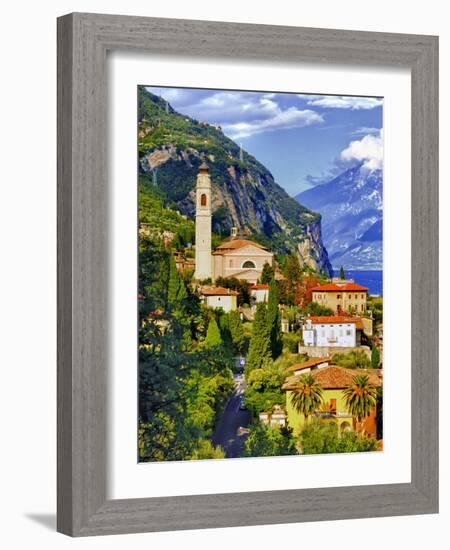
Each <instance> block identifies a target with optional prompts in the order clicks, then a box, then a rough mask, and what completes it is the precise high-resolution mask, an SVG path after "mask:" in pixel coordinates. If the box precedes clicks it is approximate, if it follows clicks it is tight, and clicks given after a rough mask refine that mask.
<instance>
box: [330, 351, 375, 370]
mask: <svg viewBox="0 0 450 550" xmlns="http://www.w3.org/2000/svg"><path fill="white" fill-rule="evenodd" d="M333 361H334V363H336V365H339V366H340V367H345V368H347V369H368V368H370V366H371V362H370V359H369V357H368V356H367V353H366V352H365V351H363V350H353V351H350V352H349V353H336V354H335V355H333Z"/></svg>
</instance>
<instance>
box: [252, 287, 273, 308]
mask: <svg viewBox="0 0 450 550" xmlns="http://www.w3.org/2000/svg"><path fill="white" fill-rule="evenodd" d="M250 297H251V300H252V304H257V303H259V302H268V301H269V285H252V286H251V287H250Z"/></svg>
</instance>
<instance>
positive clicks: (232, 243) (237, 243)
mask: <svg viewBox="0 0 450 550" xmlns="http://www.w3.org/2000/svg"><path fill="white" fill-rule="evenodd" d="M250 245H252V246H256V248H261V250H267V248H266V247H265V246H262V245H261V244H259V243H255V242H254V241H249V240H247V239H239V238H237V239H236V238H234V239H230V240H229V241H224V242H223V243H222V244H221V245H220V246H218V247H217V248H216V250H215V251H214V252H213V254H218V253H220V252H221V251H223V250H237V249H238V248H243V247H244V246H250Z"/></svg>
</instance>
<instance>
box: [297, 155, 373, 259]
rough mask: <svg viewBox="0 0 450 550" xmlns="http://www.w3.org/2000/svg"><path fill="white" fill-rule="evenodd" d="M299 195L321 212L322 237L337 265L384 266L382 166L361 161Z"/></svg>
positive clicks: (304, 202) (302, 199) (311, 206)
mask: <svg viewBox="0 0 450 550" xmlns="http://www.w3.org/2000/svg"><path fill="white" fill-rule="evenodd" d="M296 199H297V200H298V201H300V202H301V203H302V204H304V205H305V206H307V207H308V208H312V209H314V210H317V212H320V213H321V214H322V231H323V240H324V243H325V245H326V247H327V250H328V253H329V258H330V261H331V263H332V264H333V265H334V266H335V267H338V266H339V265H344V266H345V267H346V268H347V269H381V268H382V261H383V254H382V229H383V221H382V220H383V210H382V208H383V175H382V171H381V170H367V169H366V168H364V167H363V166H362V164H358V165H357V166H354V167H352V168H350V169H348V170H346V171H345V172H344V173H342V174H340V175H339V176H338V177H336V178H334V179H333V180H331V181H330V182H328V183H325V184H323V185H318V186H316V187H313V188H312V189H308V190H307V191H304V192H303V193H300V194H298V195H297V196H296Z"/></svg>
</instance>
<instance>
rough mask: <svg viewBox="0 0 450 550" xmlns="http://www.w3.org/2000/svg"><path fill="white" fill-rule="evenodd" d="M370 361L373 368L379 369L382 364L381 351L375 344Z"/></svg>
mask: <svg viewBox="0 0 450 550" xmlns="http://www.w3.org/2000/svg"><path fill="white" fill-rule="evenodd" d="M370 362H371V364H372V368H373V369H377V368H378V367H379V366H380V352H379V351H378V348H377V346H375V344H374V345H373V347H372V353H371V356H370Z"/></svg>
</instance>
